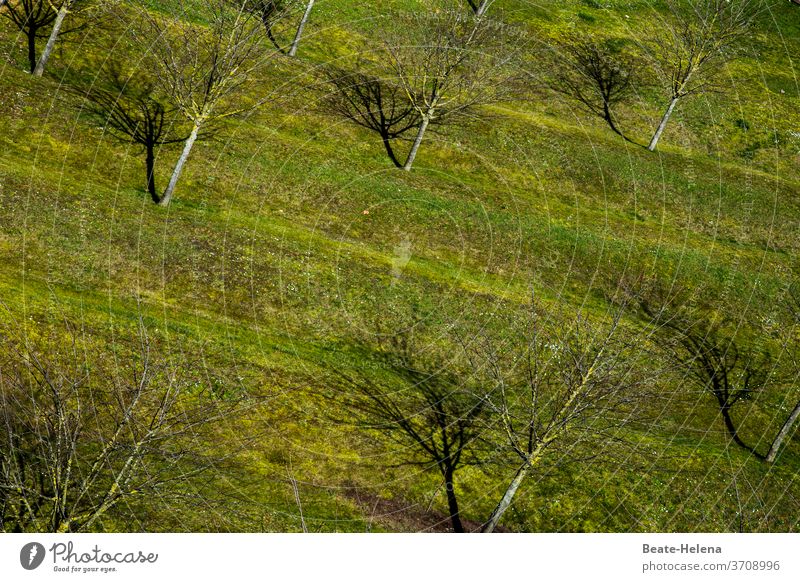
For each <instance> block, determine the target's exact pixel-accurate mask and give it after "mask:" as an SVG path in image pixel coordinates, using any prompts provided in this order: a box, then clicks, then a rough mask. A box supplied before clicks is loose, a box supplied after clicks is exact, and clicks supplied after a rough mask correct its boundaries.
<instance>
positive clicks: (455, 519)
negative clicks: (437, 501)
mask: <svg viewBox="0 0 800 582" xmlns="http://www.w3.org/2000/svg"><path fill="white" fill-rule="evenodd" d="M454 477H455V475H454V471H453V469H452V468H450V467H448V468H446V469H445V471H444V487H445V489H446V490H447V508H448V510H449V511H450V523H451V524H452V525H453V532H454V533H464V525H463V524H462V523H461V517H460V516H459V512H458V499H457V498H456V490H455V484H454V482H453V479H454Z"/></svg>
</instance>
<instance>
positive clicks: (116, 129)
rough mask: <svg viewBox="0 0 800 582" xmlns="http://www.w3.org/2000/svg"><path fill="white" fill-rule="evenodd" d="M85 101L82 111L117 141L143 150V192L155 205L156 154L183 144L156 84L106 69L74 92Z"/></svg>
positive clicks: (174, 113) (141, 76) (157, 199)
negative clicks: (161, 150) (160, 148)
mask: <svg viewBox="0 0 800 582" xmlns="http://www.w3.org/2000/svg"><path fill="white" fill-rule="evenodd" d="M75 91H76V92H77V93H79V94H80V95H81V96H82V97H84V98H85V101H84V107H85V110H86V111H87V112H89V113H90V114H91V115H92V116H93V117H95V118H97V119H98V120H99V121H100V122H101V123H104V124H105V125H106V127H107V128H108V129H109V130H110V132H111V134H112V135H114V136H116V137H117V138H118V139H121V140H123V141H127V142H130V143H135V144H138V145H140V146H142V148H143V149H144V152H145V172H146V174H145V175H146V184H147V192H148V194H150V197H151V198H152V200H153V202H155V203H156V204H158V203H159V202H160V201H161V195H160V194H159V192H158V190H157V188H156V174H155V162H156V150H157V149H158V148H159V147H160V146H163V145H169V144H177V143H184V142H185V141H186V139H187V133H186V132H185V131H182V129H183V128H181V124H180V121H181V120H180V119H179V118H178V116H177V111H176V110H175V109H174V108H173V107H171V106H170V105H169V100H168V99H167V98H166V97H165V96H164V95H162V94H159V92H158V91H157V83H156V82H155V81H154V80H153V79H148V78H146V77H145V76H144V74H143V73H135V74H126V73H124V72H123V69H122V66H121V65H120V64H119V63H112V64H111V65H110V66H108V67H107V68H106V74H105V75H104V76H103V77H101V79H100V80H96V81H95V82H94V83H93V84H92V86H91V87H90V88H89V89H87V90H85V91H84V90H82V89H76V90H75Z"/></svg>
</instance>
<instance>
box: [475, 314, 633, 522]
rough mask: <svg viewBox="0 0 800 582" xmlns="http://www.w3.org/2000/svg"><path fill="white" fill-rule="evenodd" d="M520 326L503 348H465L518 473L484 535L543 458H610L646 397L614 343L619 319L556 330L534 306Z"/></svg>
mask: <svg viewBox="0 0 800 582" xmlns="http://www.w3.org/2000/svg"><path fill="white" fill-rule="evenodd" d="M523 320H524V322H525V325H524V326H522V327H521V329H522V331H520V332H517V333H519V334H521V335H519V336H517V335H513V336H512V338H511V339H510V340H506V341H507V343H508V344H509V347H507V348H506V347H504V346H502V345H498V344H496V343H493V342H492V341H491V340H488V339H485V338H484V339H479V340H478V341H475V342H473V345H472V347H471V348H467V349H468V350H470V351H471V352H472V354H473V355H472V363H473V368H474V370H475V374H476V376H478V377H481V378H482V383H483V385H484V386H486V387H487V388H485V389H487V390H488V391H489V393H490V394H491V397H490V399H489V400H490V407H491V409H492V411H493V413H494V416H493V417H492V418H493V419H498V422H497V424H498V425H499V428H500V432H501V434H502V437H501V439H502V440H504V441H505V447H506V449H507V450H508V451H509V452H510V453H511V455H512V458H513V459H515V463H516V466H517V468H516V472H515V474H514V477H513V478H512V479H511V481H510V482H509V484H508V486H507V487H506V490H505V492H504V494H503V496H502V498H501V499H500V501H499V503H498V504H497V506H496V507H495V509H494V511H492V513H491V515H490V517H489V519H488V520H487V521H486V523H485V524H484V525H483V528H482V530H481V531H483V532H486V533H489V532H492V531H494V530H495V528H496V527H497V525H498V524H499V522H500V520H501V519H502V517H503V515H504V513H505V512H506V511H507V510H508V509H509V507H511V505H512V503H513V500H514V497H515V496H516V494H517V492H518V491H519V488H520V486H521V485H522V483H523V482H524V481H525V479H526V478H527V477H528V475H529V474H530V473H531V472H532V471H534V470H536V469H537V468H539V467H540V465H541V464H542V463H543V462H544V461H545V460H546V459H548V458H554V459H557V460H558V462H564V461H565V460H570V458H571V460H573V461H575V460H577V457H582V460H585V459H587V458H594V457H597V456H600V455H610V454H611V449H612V445H613V444H614V442H615V441H616V440H618V437H617V436H616V434H617V433H618V431H619V429H620V427H621V426H622V425H625V424H628V423H630V422H632V421H633V420H634V419H635V418H636V417H635V416H634V412H635V409H636V403H637V402H638V400H640V399H643V398H644V396H643V392H642V391H641V389H642V385H641V382H640V380H639V376H638V375H637V374H635V373H634V372H633V369H634V366H635V364H634V363H633V360H632V352H631V350H630V349H629V347H628V346H626V345H625V344H624V343H623V342H622V341H620V339H619V337H618V336H619V335H621V334H620V333H619V331H620V330H619V326H620V323H619V314H617V316H616V317H615V318H614V319H613V321H611V323H610V324H608V325H606V326H605V327H598V326H596V325H593V324H591V323H589V321H588V320H586V319H585V318H583V317H581V316H577V317H576V318H575V319H574V320H573V321H571V322H570V321H567V322H566V323H558V322H557V321H556V320H555V319H554V318H553V314H549V313H547V312H546V311H545V310H543V309H542V308H540V307H534V308H533V309H532V310H531V312H530V313H528V314H526V316H525V317H524V318H523ZM514 327H515V329H520V326H519V324H517V325H515V326H514ZM637 390H638V391H637ZM579 445H580V446H579ZM587 449H588V450H589V453H586V452H585V450H587Z"/></svg>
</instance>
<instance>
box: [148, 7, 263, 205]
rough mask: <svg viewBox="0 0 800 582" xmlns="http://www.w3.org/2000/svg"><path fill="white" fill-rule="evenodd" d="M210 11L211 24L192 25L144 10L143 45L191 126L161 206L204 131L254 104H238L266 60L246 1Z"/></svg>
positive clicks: (168, 199)
mask: <svg viewBox="0 0 800 582" xmlns="http://www.w3.org/2000/svg"><path fill="white" fill-rule="evenodd" d="M209 12H210V19H209V20H210V22H209V25H208V26H207V27H204V28H191V29H190V28H189V25H187V24H186V23H184V22H182V21H180V20H178V19H176V18H174V19H166V20H164V19H159V18H156V17H155V16H152V15H151V14H150V13H148V12H145V13H144V19H145V23H146V24H145V27H144V32H143V33H141V35H140V44H142V45H143V48H144V49H145V51H146V54H148V55H150V57H151V59H152V64H153V67H154V71H155V79H156V80H157V82H158V83H159V84H160V86H161V89H162V91H163V92H164V94H166V95H168V96H169V97H170V99H171V101H172V103H173V105H174V106H175V108H176V109H177V110H178V111H179V112H180V113H181V114H182V115H183V116H184V117H185V118H186V120H187V121H188V122H189V124H190V126H191V130H190V132H189V136H188V137H187V138H186V141H185V142H184V147H183V151H182V152H181V155H180V157H179V158H178V161H177V163H176V164H175V169H174V170H173V172H172V176H171V178H170V180H169V184H168V185H167V188H166V190H165V191H164V194H163V195H162V196H161V197H160V198H161V199H160V201H159V204H160V205H161V206H168V205H169V203H170V202H171V200H172V197H173V195H174V193H175V188H176V187H177V185H178V180H179V179H180V177H181V174H182V172H183V168H184V166H185V165H186V161H187V160H188V159H189V155H190V153H191V151H192V148H193V147H194V144H195V142H196V141H197V138H198V136H199V135H200V133H201V132H202V131H206V130H207V129H208V128H209V127H213V126H214V125H215V124H217V123H219V122H220V121H222V120H224V119H226V118H230V117H232V116H235V115H239V114H241V113H243V112H245V111H248V110H250V109H251V108H252V107H253V106H254V105H252V104H248V103H249V102H245V101H243V100H241V99H240V100H239V102H238V103H237V98H241V94H242V92H243V91H244V90H245V89H246V88H247V87H248V86H249V85H250V84H251V82H252V81H253V76H254V73H255V71H256V70H257V69H258V68H260V67H261V66H262V65H263V64H264V58H265V57H263V55H261V57H260V58H259V53H260V50H259V42H258V28H259V24H258V23H257V22H256V20H255V19H254V18H253V14H252V12H250V11H248V10H246V3H245V2H244V1H243V2H241V3H240V4H239V5H238V6H237V7H233V8H231V6H230V5H229V4H228V2H225V1H223V0H214V1H212V2H211V3H210V6H209ZM176 31H180V32H179V33H176Z"/></svg>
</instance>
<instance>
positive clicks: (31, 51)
mask: <svg viewBox="0 0 800 582" xmlns="http://www.w3.org/2000/svg"><path fill="white" fill-rule="evenodd" d="M38 30H39V29H38V28H29V29H28V30H27V32H26V34H27V35H28V64H29V65H30V71H31V73H33V72H34V71H35V70H36V33H37V32H38Z"/></svg>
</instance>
